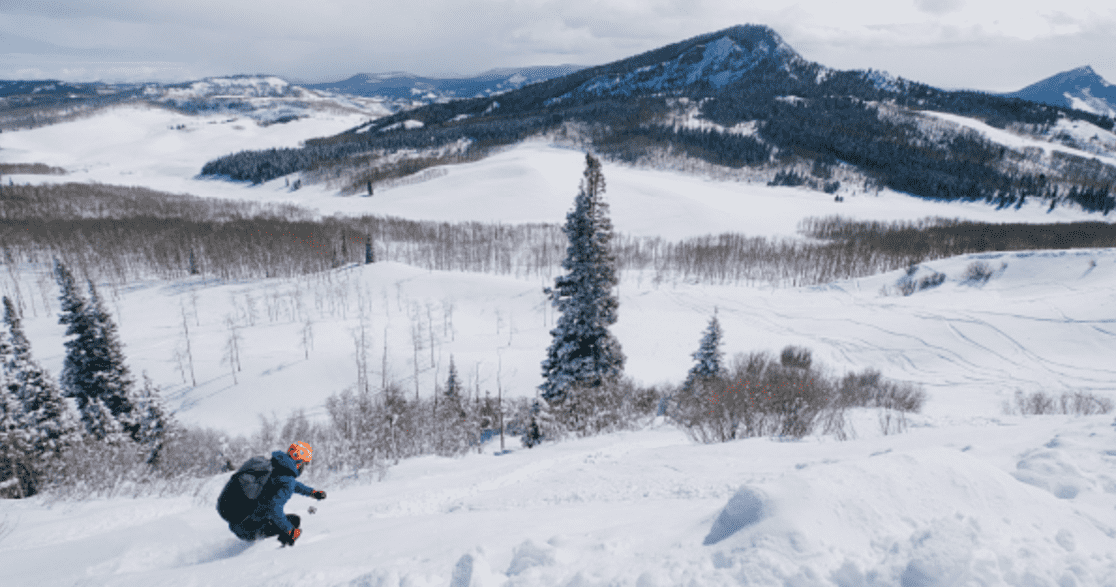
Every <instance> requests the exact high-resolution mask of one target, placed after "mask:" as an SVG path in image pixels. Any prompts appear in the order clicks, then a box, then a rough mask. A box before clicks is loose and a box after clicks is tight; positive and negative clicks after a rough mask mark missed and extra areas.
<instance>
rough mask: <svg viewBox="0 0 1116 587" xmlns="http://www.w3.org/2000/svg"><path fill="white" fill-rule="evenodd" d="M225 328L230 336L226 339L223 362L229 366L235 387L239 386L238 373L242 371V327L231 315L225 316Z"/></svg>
mask: <svg viewBox="0 0 1116 587" xmlns="http://www.w3.org/2000/svg"><path fill="white" fill-rule="evenodd" d="M225 327H226V328H228V330H229V335H228V338H226V339H225V357H224V359H222V361H221V362H222V363H228V364H229V370H230V371H231V372H232V377H233V385H237V384H238V383H239V382H238V381H237V379H236V372H237V371H240V341H241V337H240V327H239V326H237V324H236V320H234V319H233V317H232V316H231V315H227V316H225Z"/></svg>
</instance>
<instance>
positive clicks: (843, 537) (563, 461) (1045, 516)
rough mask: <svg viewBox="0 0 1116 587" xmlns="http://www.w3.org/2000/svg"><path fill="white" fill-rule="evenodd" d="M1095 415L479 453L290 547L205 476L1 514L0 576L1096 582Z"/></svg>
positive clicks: (1111, 500)
mask: <svg viewBox="0 0 1116 587" xmlns="http://www.w3.org/2000/svg"><path fill="white" fill-rule="evenodd" d="M1110 420H1111V418H1110V417H1090V418H1067V417H1046V418H1030V419H1021V418H1016V417H1011V418H998V419H995V420H985V421H971V422H967V423H964V424H959V425H951V426H942V425H939V424H936V423H934V422H929V421H927V422H918V423H917V424H916V427H914V428H912V430H911V431H910V432H908V433H906V434H903V435H899V436H886V437H885V436H880V435H879V434H878V432H873V431H872V428H871V426H868V425H865V426H862V427H861V429H860V430H861V435H860V438H858V439H856V440H850V441H847V442H833V441H830V440H826V439H814V438H810V439H806V440H803V441H801V442H788V443H783V442H777V441H772V440H769V439H752V440H746V441H739V442H734V443H729V444H724V445H716V446H700V445H694V444H693V443H691V442H690V441H689V440H687V439H686V438H685V437H684V436H683V435H682V434H681V433H679V432H677V431H675V430H673V429H671V428H669V427H658V428H655V429H652V430H648V431H644V432H638V433H627V434H615V435H609V436H604V437H597V438H591V439H585V440H578V441H569V442H565V443H561V444H552V445H543V446H541V447H539V448H537V449H534V450H531V451H526V450H520V451H516V452H513V453H511V454H507V455H503V456H493V455H492V454H491V452H490V450H491V448H492V447H491V446H489V447H488V448H489V449H490V450H489V451H486V452H485V453H484V454H471V455H468V456H466V457H464V458H462V459H445V458H437V457H428V458H421V459H414V460H411V461H406V462H404V463H401V464H400V465H398V466H396V467H394V468H392V469H391V470H390V471H389V473H388V475H387V477H386V478H385V479H383V480H382V481H379V482H369V481H363V482H350V483H349V484H347V485H336V484H325V485H322V484H318V485H317V486H318V487H321V488H325V489H327V490H328V492H329V498H328V499H327V500H326V501H324V502H321V503H320V504H315V505H316V506H317V508H318V509H319V512H318V513H317V514H315V515H308V512H307V510H306V508H307V505H308V503H312V502H309V500H307V499H305V498H302V497H300V496H296V497H295V498H293V499H292V501H291V502H289V503H288V508H287V511H288V512H297V513H298V514H300V515H301V516H302V518H303V520H304V523H303V528H304V534H303V537H302V538H301V539H300V541H299V543H298V544H297V545H296V546H295V547H294V548H291V549H282V548H280V547H279V545H278V544H277V543H276V542H274V541H265V542H260V543H257V544H253V545H248V544H244V543H241V542H239V541H238V540H237V539H235V538H234V537H233V536H232V535H231V534H229V533H228V531H227V530H226V529H225V527H224V524H223V523H222V521H221V520H220V519H219V518H218V517H217V515H216V513H215V512H214V511H213V507H212V503H213V501H214V499H215V496H216V493H217V491H219V489H220V484H221V482H222V479H221V478H214V479H212V480H210V482H209V483H208V484H207V485H206V486H205V487H204V488H203V489H202V490H201V491H200V492H199V493H198V494H197V496H196V497H178V498H140V499H117V500H102V501H91V502H84V503H73V504H67V503H59V504H53V505H52V504H47V503H44V502H42V501H40V500H37V499H32V500H27V501H23V502H16V501H6V502H3V503H0V507H2V508H3V510H2V512H3V514H2V515H3V516H4V517H3V518H0V519H5V520H6V521H8V526H9V528H10V532H9V533H8V534H7V536H5V537H4V539H3V540H2V541H0V562H2V563H3V564H4V569H5V572H6V575H5V585H10V586H12V587H23V586H32V585H36V586H37V585H78V584H80V585H104V586H133V585H134V586H148V585H165V586H178V585H183V586H185V585H218V584H221V585H227V584H236V585H245V586H255V585H261V586H262V585H299V586H305V587H310V586H313V587H317V586H345V585H348V586H353V587H362V586H391V587H397V586H398V587H403V586H431V587H433V586H446V585H450V586H453V587H456V586H465V585H478V586H479V585H488V586H506V587H510V586H541V587H548V586H567V585H624V586H637V587H649V586H662V587H666V586H671V585H825V586H848V585H865V586H868V585H871V586H891V585H1013V586H1015V585H1018V586H1025V585H1026V586H1029V585H1082V586H1111V585H1113V584H1114V577H1116V556H1114V554H1113V553H1116V539H1114V538H1113V536H1116V528H1114V522H1116V519H1114V516H1113V513H1112V512H1113V506H1114V504H1116V497H1114V494H1113V488H1114V484H1116V479H1114V478H1113V476H1112V472H1111V467H1112V464H1113V460H1114V457H1113V456H1112V442H1111V441H1112V434H1113V430H1112V427H1111V425H1110ZM1068 487H1072V488H1074V489H1073V491H1070V490H1067V489H1065V488H1068ZM1058 493H1060V495H1062V496H1063V497H1064V498H1059V497H1058V496H1057V495H1056V494H1058ZM1071 493H1072V494H1073V497H1067V496H1069V495H1070V494H1071ZM733 530H735V532H734V531H733ZM718 538H720V540H717V539H718ZM714 540H717V541H716V542H714ZM706 542H712V543H711V544H708V545H707V544H705V543H706Z"/></svg>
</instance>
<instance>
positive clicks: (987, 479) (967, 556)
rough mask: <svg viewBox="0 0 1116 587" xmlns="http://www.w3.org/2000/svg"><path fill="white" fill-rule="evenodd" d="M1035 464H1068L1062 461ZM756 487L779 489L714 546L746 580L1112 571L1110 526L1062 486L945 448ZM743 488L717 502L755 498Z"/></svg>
mask: <svg viewBox="0 0 1116 587" xmlns="http://www.w3.org/2000/svg"><path fill="white" fill-rule="evenodd" d="M1038 454H1041V453H1038ZM1032 460H1034V459H1032ZM1037 460H1039V461H1041V460H1042V457H1039V458H1038V459H1037ZM1043 470H1044V471H1045V472H1047V473H1049V474H1050V475H1052V476H1053V477H1054V478H1055V479H1064V478H1065V477H1066V476H1068V475H1073V474H1074V472H1073V471H1074V470H1073V468H1072V467H1066V466H1065V465H1064V463H1062V464H1056V465H1054V466H1051V467H1046V468H1043ZM1077 476H1078V478H1080V477H1081V476H1080V474H1079V473H1078V474H1077ZM1028 483H1029V482H1028ZM1059 487H1060V486H1059ZM764 489H765V490H766V491H767V492H768V493H769V494H771V495H776V496H778V497H777V498H776V499H775V500H774V506H775V513H774V514H773V515H772V516H770V517H769V518H768V519H765V520H762V521H759V522H758V523H753V524H751V525H750V526H748V527H746V528H743V529H741V530H740V531H738V532H736V533H735V534H732V535H731V536H730V537H727V538H726V539H724V540H723V541H720V542H718V547H717V548H716V549H715V550H714V551H713V552H712V553H711V554H712V560H713V565H714V566H715V567H716V568H719V569H723V570H724V571H725V573H726V574H728V575H729V576H731V577H732V578H733V579H735V580H738V581H740V582H741V583H745V584H783V583H786V584H819V583H822V581H823V580H825V579H828V581H830V582H832V583H834V584H837V585H842V586H845V585H849V586H852V585H860V586H874V585H902V586H904V587H915V586H930V585H1053V584H1060V585H1066V584H1079V583H1078V582H1077V581H1082V584H1089V583H1088V582H1087V581H1085V580H1084V579H1085V578H1087V577H1093V578H1096V579H1101V578H1103V577H1113V576H1116V556H1114V555H1113V552H1116V550H1114V549H1116V541H1114V540H1113V538H1112V536H1111V535H1110V534H1109V533H1108V532H1110V530H1107V529H1106V527H1105V526H1104V525H1103V524H1100V523H1098V522H1096V521H1094V520H1092V519H1091V518H1090V517H1089V516H1087V515H1084V514H1082V513H1081V512H1080V511H1078V510H1076V509H1075V508H1072V507H1068V506H1067V505H1066V504H1065V503H1064V502H1063V501H1062V500H1061V499H1059V498H1066V497H1070V496H1069V495H1068V494H1066V495H1056V496H1053V495H1050V494H1045V493H1043V494H1036V493H1035V491H1034V489H1033V488H1032V487H1030V486H1029V485H1027V484H1024V483H1020V482H1019V481H1017V480H1016V477H1013V476H1012V475H1008V474H1006V473H1005V472H1004V471H1001V470H997V469H995V468H990V467H988V466H986V465H984V464H982V463H980V462H979V461H978V460H976V459H974V458H972V457H970V456H968V455H967V454H965V453H962V452H957V451H954V450H950V449H946V448H934V449H927V450H916V451H910V452H905V453H898V454H883V455H880V456H876V457H869V458H867V459H861V460H857V461H852V462H845V463H837V464H830V465H823V466H818V467H809V468H806V469H805V470H803V471H795V472H793V473H787V474H786V475H784V476H783V477H782V478H780V479H778V480H776V481H774V482H772V483H770V485H767V486H765V487H764ZM748 495H749V497H745V498H741V497H740V494H738V495H737V496H734V497H733V499H732V500H730V503H729V505H728V506H726V508H725V512H729V511H730V510H735V511H737V512H746V511H747V510H748V507H749V506H751V507H753V508H754V507H756V506H758V505H759V504H760V503H761V502H760V501H759V500H757V499H755V498H754V497H751V496H750V495H751V494H750V492H749V493H748ZM1075 495H1076V494H1075ZM734 501H736V502H737V503H736V504H734V503H733V502H734ZM725 517H726V516H725V514H724V513H722V518H725ZM728 517H729V518H732V517H733V516H731V515H730V516H728ZM736 518H737V519H738V520H739V519H743V518H742V517H741V516H740V514H737V515H736ZM720 522H721V518H719V519H718V523H720ZM717 527H718V526H717V524H714V529H715V530H716V529H717ZM712 534H713V533H712V532H711V535H712ZM707 543H708V542H707ZM822 584H825V583H822Z"/></svg>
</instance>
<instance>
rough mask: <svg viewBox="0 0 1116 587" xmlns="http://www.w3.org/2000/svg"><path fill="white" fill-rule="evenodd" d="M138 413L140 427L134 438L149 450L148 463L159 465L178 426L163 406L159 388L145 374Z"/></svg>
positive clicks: (140, 391) (137, 408) (137, 404)
mask: <svg viewBox="0 0 1116 587" xmlns="http://www.w3.org/2000/svg"><path fill="white" fill-rule="evenodd" d="M136 412H137V413H138V414H139V425H140V426H139V430H138V431H137V433H136V434H135V435H133V438H134V440H135V441H136V442H138V443H140V444H141V445H143V446H144V448H145V449H146V450H147V463H148V464H150V465H154V464H158V463H159V459H160V457H161V456H162V454H163V448H164V447H165V446H166V444H167V442H168V441H170V440H171V437H172V436H173V435H174V434H175V430H176V426H175V422H174V417H173V416H172V415H171V413H170V412H169V411H168V410H167V408H166V405H164V404H163V399H162V397H161V394H160V391H159V388H158V387H156V386H155V383H154V382H153V381H151V378H150V377H148V376H147V373H144V374H143V387H142V388H141V389H140V390H139V401H138V402H137V403H136Z"/></svg>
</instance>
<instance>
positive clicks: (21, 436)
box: [0, 336, 31, 497]
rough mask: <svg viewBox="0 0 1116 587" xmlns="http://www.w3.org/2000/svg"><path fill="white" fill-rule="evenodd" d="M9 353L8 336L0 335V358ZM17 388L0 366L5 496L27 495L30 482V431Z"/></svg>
mask: <svg viewBox="0 0 1116 587" xmlns="http://www.w3.org/2000/svg"><path fill="white" fill-rule="evenodd" d="M11 354H12V348H11V345H10V344H8V337H7V336H0V358H2V359H3V360H4V362H5V363H7V359H8V358H9V357H10V356H11ZM18 390H19V385H18V383H16V382H15V381H14V380H13V379H12V377H11V375H10V374H9V372H8V370H7V369H6V368H5V369H0V496H5V497H27V495H28V487H29V485H31V482H30V478H31V475H30V474H29V473H30V468H29V467H28V460H29V458H30V456H31V432H30V430H29V429H28V426H27V420H26V415H25V413H24V410H23V402H22V401H21V400H20V398H19V395H18Z"/></svg>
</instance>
